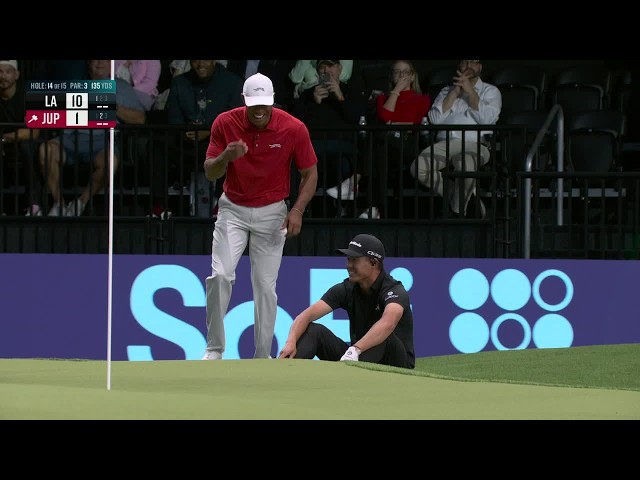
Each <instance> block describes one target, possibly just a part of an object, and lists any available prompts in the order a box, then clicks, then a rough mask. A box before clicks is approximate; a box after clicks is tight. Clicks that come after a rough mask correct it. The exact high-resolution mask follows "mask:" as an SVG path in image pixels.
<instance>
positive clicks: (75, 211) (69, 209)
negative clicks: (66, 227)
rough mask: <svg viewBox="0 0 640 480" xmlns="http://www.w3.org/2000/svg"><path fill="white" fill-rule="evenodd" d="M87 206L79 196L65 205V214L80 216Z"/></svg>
mask: <svg viewBox="0 0 640 480" xmlns="http://www.w3.org/2000/svg"><path fill="white" fill-rule="evenodd" d="M85 206H86V205H85V204H84V203H82V200H80V199H79V198H78V199H76V200H72V201H71V202H69V203H68V204H67V206H66V207H65V209H64V216H65V217H79V216H80V215H82V212H84V207H85Z"/></svg>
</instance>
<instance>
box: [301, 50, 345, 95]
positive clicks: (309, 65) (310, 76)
mask: <svg viewBox="0 0 640 480" xmlns="http://www.w3.org/2000/svg"><path fill="white" fill-rule="evenodd" d="M336 61H337V62H339V63H340V65H341V67H340V68H341V69H340V78H339V80H340V81H341V82H344V83H348V82H349V80H350V79H351V73H352V69H353V60H336ZM318 66H319V65H318V61H317V60H297V61H296V63H295V65H293V67H292V68H291V70H290V71H289V79H290V80H291V81H292V82H293V98H294V99H296V100H297V99H298V98H300V95H302V92H304V91H305V90H308V89H309V88H311V87H315V86H316V85H317V84H318Z"/></svg>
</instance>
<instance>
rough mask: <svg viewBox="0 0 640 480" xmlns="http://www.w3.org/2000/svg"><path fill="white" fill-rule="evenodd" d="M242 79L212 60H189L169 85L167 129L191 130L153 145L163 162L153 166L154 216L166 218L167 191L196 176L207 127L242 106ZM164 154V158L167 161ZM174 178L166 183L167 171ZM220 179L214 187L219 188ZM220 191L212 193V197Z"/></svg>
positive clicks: (204, 151) (205, 143)
mask: <svg viewBox="0 0 640 480" xmlns="http://www.w3.org/2000/svg"><path fill="white" fill-rule="evenodd" d="M243 83H244V81H243V79H242V78H241V77H240V76H238V75H236V74H235V73H232V72H230V71H228V70H227V69H226V67H225V66H224V65H222V64H220V63H218V62H217V61H216V60H191V61H190V69H189V70H188V71H187V72H186V73H183V74H181V75H177V76H175V77H174V78H173V79H172V81H171V87H170V89H169V97H168V98H167V106H166V109H167V113H168V121H169V124H171V125H193V126H194V128H193V129H192V130H188V131H186V132H185V131H183V130H180V133H179V134H177V135H175V136H172V137H169V138H167V139H166V140H168V143H166V142H165V139H164V138H163V139H162V140H161V141H158V142H156V144H155V145H154V152H155V154H154V157H155V158H156V159H165V158H166V160H163V161H156V162H155V163H154V165H153V174H152V177H153V178H152V196H153V211H152V212H151V214H152V215H154V216H167V215H170V213H168V212H170V208H169V205H168V195H167V188H168V186H169V185H173V184H174V183H181V184H182V185H181V186H185V184H189V182H190V181H191V174H192V173H200V172H201V170H202V163H203V162H204V155H205V153H206V150H207V146H208V145H209V136H210V134H211V124H212V123H213V121H214V120H215V118H216V117H217V116H218V115H219V114H220V113H222V112H225V111H227V110H231V109H232V108H235V107H239V106H242V105H244V102H243V100H242V85H243ZM167 153H168V158H167ZM165 166H167V167H168V168H169V169H170V170H171V173H174V174H175V178H174V179H173V180H174V181H171V180H170V179H169V174H170V171H169V170H167V168H165ZM223 181H224V178H223V179H221V180H219V181H218V182H217V184H218V185H219V186H220V187H221V186H222V182H223ZM220 193H221V192H220V191H216V192H214V195H215V196H216V197H219V196H220Z"/></svg>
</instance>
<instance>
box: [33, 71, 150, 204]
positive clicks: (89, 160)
mask: <svg viewBox="0 0 640 480" xmlns="http://www.w3.org/2000/svg"><path fill="white" fill-rule="evenodd" d="M88 78H89V79H90V80H106V79H111V60H89V62H88ZM116 120H117V121H118V122H119V123H131V124H143V123H144V122H145V112H144V110H141V109H140V106H139V98H138V96H137V95H136V93H135V91H134V89H133V86H132V85H130V84H129V83H127V82H125V81H123V80H116ZM108 134H109V131H108V130H107V129H87V128H79V129H65V130H63V131H62V135H60V136H59V137H55V138H53V139H51V140H49V141H48V142H46V143H43V144H41V145H40V167H41V169H42V173H43V175H44V176H45V178H46V180H47V186H48V187H49V192H50V193H51V197H52V198H53V204H52V206H51V208H50V210H49V213H48V214H49V215H50V216H80V215H82V214H83V213H84V210H85V208H86V206H87V204H88V203H89V201H90V200H91V199H92V198H93V196H94V195H95V194H96V193H98V192H100V191H101V190H103V189H104V187H105V186H106V185H107V180H108V175H107V173H108V168H107V167H108V165H109V150H110V148H109V135H108ZM118 156H119V152H118V148H117V145H116V146H114V157H113V161H114V168H117V166H118ZM76 163H83V164H89V165H91V174H90V181H89V184H88V185H87V187H86V188H85V189H84V191H83V192H82V193H81V194H80V196H79V197H78V198H76V199H75V200H73V201H71V202H69V203H68V204H66V205H65V201H64V198H63V195H62V190H61V187H62V180H63V179H62V176H61V175H62V166H63V165H74V164H76Z"/></svg>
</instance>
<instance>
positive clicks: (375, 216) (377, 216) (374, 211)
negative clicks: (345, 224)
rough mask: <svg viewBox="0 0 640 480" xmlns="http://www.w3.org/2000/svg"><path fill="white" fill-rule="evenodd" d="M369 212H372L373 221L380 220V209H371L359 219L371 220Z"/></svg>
mask: <svg viewBox="0 0 640 480" xmlns="http://www.w3.org/2000/svg"><path fill="white" fill-rule="evenodd" d="M369 210H371V219H372V220H380V210H378V207H371V209H366V210H365V211H364V212H362V213H361V214H360V216H359V217H358V218H369Z"/></svg>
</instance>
